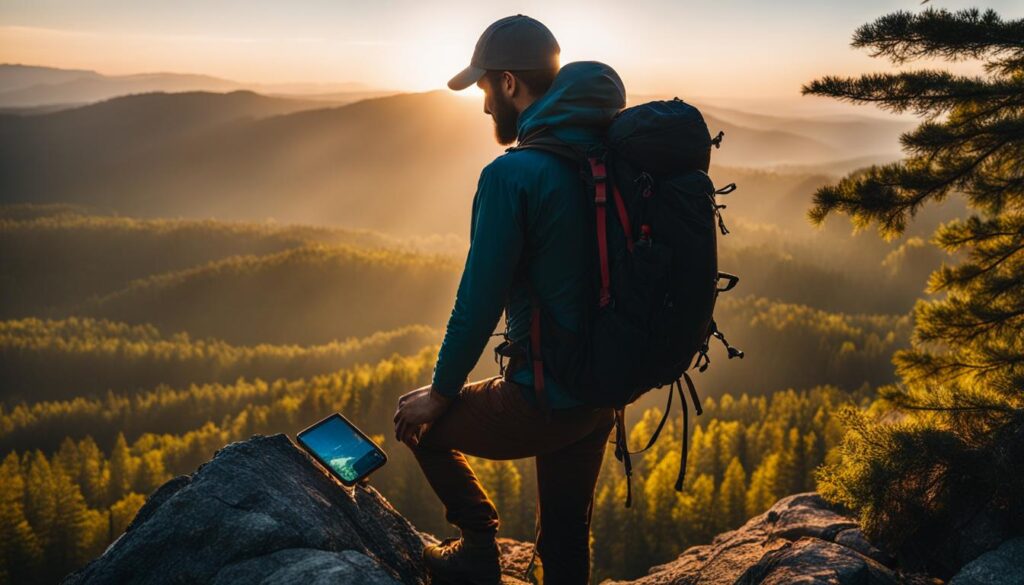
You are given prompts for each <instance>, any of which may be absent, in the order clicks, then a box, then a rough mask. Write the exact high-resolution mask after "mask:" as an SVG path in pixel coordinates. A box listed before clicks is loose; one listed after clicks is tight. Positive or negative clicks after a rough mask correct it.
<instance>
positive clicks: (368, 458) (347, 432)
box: [298, 415, 384, 483]
mask: <svg viewBox="0 0 1024 585" xmlns="http://www.w3.org/2000/svg"><path fill="white" fill-rule="evenodd" d="M298 438H299V440H300V441H301V442H303V443H305V446H306V447H307V448H308V449H309V450H310V451H312V452H313V454H315V455H316V456H317V458H318V459H320V462H321V463H323V464H325V465H327V466H328V467H330V468H331V470H332V471H334V472H335V473H336V474H338V476H339V477H341V479H342V480H343V481H345V482H348V483H352V482H355V481H357V480H359V479H360V478H361V477H363V476H365V475H366V474H368V473H369V472H371V471H373V470H374V469H376V468H377V467H380V465H381V464H382V463H383V462H384V454H383V453H381V452H380V450H379V449H378V448H377V446H376V445H374V444H373V443H372V442H370V441H368V440H367V439H366V438H364V437H363V436H362V435H361V434H360V433H359V432H358V431H356V430H355V429H354V428H352V426H351V425H350V424H349V423H348V422H347V421H346V420H345V419H343V418H341V417H340V416H337V415H335V416H331V417H329V418H327V419H326V420H324V421H323V422H321V423H319V424H317V425H316V426H314V427H313V428H311V429H309V430H308V431H304V432H303V433H301V434H300V435H299V437H298Z"/></svg>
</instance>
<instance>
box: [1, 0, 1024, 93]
mask: <svg viewBox="0 0 1024 585" xmlns="http://www.w3.org/2000/svg"><path fill="white" fill-rule="evenodd" d="M931 5H933V6H935V7H939V8H949V9H960V8H965V7H969V6H972V5H974V4H972V3H969V2H964V1H960V0H955V1H953V0H949V1H933V2H932V3H931ZM985 7H992V8H994V9H996V10H997V11H999V12H1000V13H1001V14H1002V15H1003V16H1004V17H1015V18H1019V17H1021V16H1022V14H1024V2H1020V1H1019V0H989V1H988V2H987V3H986V4H985ZM896 9H907V10H914V11H916V10H920V9H922V7H921V5H920V4H919V2H918V1H917V0H913V1H907V0H859V1H856V2H849V1H837V0H810V1H808V0H778V1H764V0H720V1H710V0H709V1H705V2H679V1H677V2H670V1H649V0H648V1H640V0H634V1H630V2H612V1H595V0H587V1H573V2H557V3H555V2H551V1H545V2H534V1H523V2H479V1H468V0H447V1H438V2H423V1H419V2H416V1H388V0H378V1H361V2H342V1H337V0H305V1H294V2H281V1H276V2H271V1H264V0H182V1H177V2H165V1H149V0H129V1H125V0H95V1H87V2H82V1H64V2H59V1H54V0H0V62H6V63H24V64H33V65H50V66H57V67H68V68H84V69H93V70H97V71H99V72H101V73H106V74H127V73H140V72H152V71H174V72H189V73H204V74H209V75H215V76H219V77H226V78H231V79H236V80H241V81H249V82H299V81H304V82H310V81H312V82H349V81H357V82H363V83H365V84H367V85H369V86H373V87H378V88H388V89H398V90H409V91H422V90H429V89H436V88H442V87H444V85H445V82H446V81H447V80H448V78H449V77H450V76H451V75H453V74H454V73H455V72H457V71H459V69H461V68H462V67H463V66H465V65H466V64H467V63H468V61H469V58H470V55H471V53H472V50H473V45H474V43H475V42H476V39H477V37H478V36H479V35H480V33H481V32H482V31H483V29H484V28H485V27H486V26H487V25H488V24H490V23H491V22H492V21H494V20H496V19H498V18H501V17H503V16H506V15H509V14H515V13H522V14H527V15H529V16H532V17H534V18H537V19H539V20H541V21H542V22H544V23H545V24H547V25H548V27H549V28H551V30H552V31H553V32H554V34H555V36H556V37H557V38H558V40H559V43H560V44H561V46H562V63H567V62H570V61H575V60H581V59H596V60H600V61H604V62H606V63H609V64H611V65H612V66H613V67H615V68H616V69H617V70H618V71H619V73H620V74H621V75H622V77H623V79H624V81H625V83H626V87H627V89H628V90H629V91H630V92H633V93H680V94H686V95H700V96H722V97H748V98H749V97H755V96H763V97H789V96H796V95H797V94H798V92H799V88H800V84H801V83H804V82H806V81H809V80H810V79H812V78H814V77H816V76H820V75H823V74H827V73H838V74H854V73H859V72H863V71H868V70H878V69H883V68H886V67H888V64H887V63H884V62H882V61H879V60H877V59H871V58H870V57H868V56H867V54H866V53H865V52H863V51H856V50H853V49H851V48H850V46H849V42H850V36H851V33H852V32H853V30H854V29H855V28H856V27H857V26H859V25H861V24H863V23H865V22H868V21H870V20H872V19H874V18H876V17H878V16H881V15H883V14H885V13H887V12H890V11H893V10H896ZM962 67H963V68H966V69H970V68H971V67H972V65H970V64H965V65H963V66H962Z"/></svg>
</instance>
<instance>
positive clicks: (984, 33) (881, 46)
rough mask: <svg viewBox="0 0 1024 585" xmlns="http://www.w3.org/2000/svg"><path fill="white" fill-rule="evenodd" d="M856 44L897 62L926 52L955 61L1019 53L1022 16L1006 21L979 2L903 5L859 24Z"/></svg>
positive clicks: (1022, 43) (1023, 47)
mask: <svg viewBox="0 0 1024 585" xmlns="http://www.w3.org/2000/svg"><path fill="white" fill-rule="evenodd" d="M853 46H854V47H857V48H868V49H871V53H870V54H871V56H872V57H888V58H889V59H890V60H892V61H893V62H894V63H897V64H900V63H904V62H906V61H910V60H914V59H919V58H922V57H941V58H943V59H947V60H951V61H953V60H960V59H969V58H981V57H985V56H989V55H997V54H1000V53H1006V52H1011V53H1017V52H1022V51H1024V19H1022V20H1009V21H1004V20H1003V19H1001V18H1000V17H999V15H998V14H996V12H995V11H993V10H986V11H985V12H983V13H982V12H980V11H979V10H978V9H976V8H972V9H968V10H959V11H957V12H949V11H948V10H945V9H940V10H935V9H932V8H928V9H926V10H924V11H923V12H920V13H918V14H914V13H911V12H906V11H899V12H895V13H892V14H887V15H885V16H883V17H881V18H879V19H877V20H876V21H874V22H872V23H869V24H865V25H863V26H861V27H860V28H858V29H857V31H856V32H855V33H854V36H853ZM1015 56H1017V55H1015Z"/></svg>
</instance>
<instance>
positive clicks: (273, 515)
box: [64, 435, 1024, 585]
mask: <svg viewBox="0 0 1024 585" xmlns="http://www.w3.org/2000/svg"><path fill="white" fill-rule="evenodd" d="M434 540H435V539H434V537H433V536H430V535H428V534H423V533H420V532H418V531H417V530H416V529H415V527H413V526H412V524H410V523H409V521H408V520H406V519H405V518H404V517H402V515H401V514H399V513H398V512H397V511H396V510H395V509H394V508H392V507H391V505H390V504H389V503H388V502H387V500H385V499H384V498H383V497H382V496H381V495H380V494H379V493H378V492H377V491H376V490H374V489H373V488H371V487H369V486H364V485H359V486H356V487H355V488H345V487H344V486H342V485H341V484H339V483H338V482H337V481H335V480H334V479H333V478H332V477H331V476H329V475H328V474H327V473H326V472H325V471H323V470H322V469H321V468H320V467H318V466H317V465H316V464H314V463H313V461H312V460H311V459H310V458H309V456H308V455H306V453H305V452H304V451H302V450H300V449H298V448H297V447H296V446H295V445H294V444H293V443H292V442H291V440H289V439H288V438H287V437H286V436H284V435H274V436H271V437H262V436H256V437H253V438H252V439H249V440H248V441H243V442H239V443H232V444H231V445H228V446H226V447H224V448H223V449H221V450H220V451H219V452H218V453H217V454H216V456H215V457H214V458H213V459H212V460H211V461H209V462H208V463H206V464H205V465H203V466H201V467H200V468H199V469H198V470H197V471H196V472H195V473H193V474H192V475H191V476H182V477H178V478H175V479H173V480H171V481H169V482H168V483H166V484H164V485H163V486H162V487H161V488H160V489H158V490H157V491H156V492H154V493H153V494H152V495H151V496H150V497H149V499H148V500H147V501H146V504H145V505H144V506H143V507H142V509H141V510H140V511H139V513H138V515H137V516H136V517H135V519H134V520H133V521H132V523H131V525H130V526H129V527H128V529H127V531H126V532H125V533H124V534H123V535H122V536H121V537H120V538H119V539H118V540H117V541H115V542H114V543H113V544H111V545H110V547H109V548H108V549H107V550H106V552H104V554H103V555H102V556H100V557H99V558H97V559H95V560H94V561H93V562H91V563H90V564H89V565H87V566H86V567H84V568H83V569H81V570H80V571H77V572H75V573H73V574H71V575H69V576H68V577H67V578H66V579H65V581H64V583H65V585H86V584H88V585H93V584H103V585H105V584H119V585H120V584H125V585H127V584H133V583H146V584H164V583H167V584H170V583H175V584H178V583H211V584H228V583H261V584H264V585H274V584H285V583H313V584H317V583H360V584H368V585H383V584H389V585H390V584H394V583H408V584H426V583H427V582H428V579H427V576H426V574H425V571H424V569H423V566H422V565H421V564H420V553H421V552H422V549H423V546H424V544H425V543H426V542H431V541H434ZM1012 542H1013V541H1011V543H1010V544H1007V545H1004V547H1003V548H1000V549H999V550H997V551H993V552H991V553H988V554H986V555H983V556H982V557H980V558H979V559H977V560H976V561H975V562H974V563H971V565H969V566H968V567H967V568H965V572H964V574H963V577H962V580H961V581H954V583H955V584H956V585H973V584H974V583H982V582H988V581H985V579H986V578H987V577H986V576H987V575H990V574H992V573H993V572H1000V571H1004V569H1005V567H1007V566H1014V564H1015V563H1017V564H1018V565H1019V563H1020V562H1021V558H1022V556H1024V550H1022V549H1024V542H1022V541H1016V544H1012ZM499 544H500V546H501V549H502V562H503V565H504V570H505V572H506V573H507V574H508V576H507V577H506V582H507V583H522V582H520V581H517V580H515V579H514V578H513V577H511V575H521V574H522V573H523V570H524V569H525V568H526V566H527V564H528V562H529V560H530V556H531V554H532V547H531V545H530V544H527V543H522V542H517V541H512V540H507V539H501V540H500V542H499ZM967 569H970V570H971V573H970V574H969V575H968V574H967ZM958 578H960V576H958ZM931 582H932V581H931V580H927V579H924V578H922V577H920V576H915V575H906V574H902V573H901V572H900V571H899V570H898V569H897V568H896V567H895V566H894V562H893V559H891V558H889V557H888V556H887V555H886V554H885V553H883V552H882V551H880V550H878V549H877V548H875V547H874V546H872V545H871V543H869V542H868V541H867V540H866V539H865V538H864V535H863V534H862V533H861V532H860V530H859V529H858V528H857V525H856V523H855V522H854V521H853V520H852V519H850V518H849V517H847V516H844V515H843V514H841V513H840V512H839V511H837V510H835V509H834V508H832V507H831V506H829V505H828V504H827V503H826V502H825V501H824V500H823V499H822V498H821V497H820V496H818V495H817V494H815V493H803V494H796V495H792V496H788V497H786V498H783V499H781V500H779V501H778V502H777V503H776V504H775V505H774V506H772V507H771V509H769V510H768V511H766V512H765V513H763V514H760V515H758V516H756V517H754V518H752V519H750V520H749V521H748V522H747V523H746V524H744V525H743V526H742V527H740V528H738V529H736V530H733V531H730V532H726V533H723V534H720V535H718V536H717V537H716V538H715V539H714V540H713V541H712V542H711V543H710V544H708V545H703V546H696V547H692V548H689V549H687V550H686V551H684V552H683V553H682V554H681V555H680V556H679V557H678V558H677V559H676V560H674V561H672V562H669V563H666V564H663V565H660V566H656V567H653V568H652V569H651V570H650V572H649V574H648V575H646V576H644V577H642V578H640V579H637V580H636V581H629V582H611V581H607V582H606V584H607V585H612V584H613V583H614V584H616V585H621V584H624V583H632V584H634V585H654V584H669V583H671V584H678V585H697V584H703V585H707V584H726V583H728V584H733V583H735V584H740V585H755V584H768V585H772V584H783V583H799V584H802V585H817V584H822V585H824V584H842V585H846V584H850V585H853V584H857V585H873V584H877V585H895V584H896V583H931ZM1006 582H1007V583H1019V582H1020V581H1006Z"/></svg>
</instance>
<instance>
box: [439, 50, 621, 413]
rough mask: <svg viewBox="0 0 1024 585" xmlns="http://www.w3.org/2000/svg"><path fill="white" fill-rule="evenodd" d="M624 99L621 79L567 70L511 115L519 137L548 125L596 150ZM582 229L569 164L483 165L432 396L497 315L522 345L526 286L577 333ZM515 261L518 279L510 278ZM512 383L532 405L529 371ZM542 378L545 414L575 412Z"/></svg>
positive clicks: (587, 69)
mask: <svg viewBox="0 0 1024 585" xmlns="http://www.w3.org/2000/svg"><path fill="white" fill-rule="evenodd" d="M625 101H626V91H625V88H624V87H623V85H622V80H621V79H619V76H618V74H617V73H616V72H615V71H614V70H613V69H612V68H611V67H609V66H607V65H605V64H603V63H598V62H596V61H577V62H574V63H568V64H566V65H565V66H564V67H562V68H561V69H560V70H559V72H558V75H557V76H556V77H555V79H554V82H553V83H552V85H551V87H550V88H549V89H548V91H547V92H546V93H545V94H544V95H543V96H541V97H540V98H538V99H537V100H536V101H534V102H533V103H532V104H530V105H529V107H527V108H526V109H525V110H523V112H522V113H521V114H520V116H519V125H518V136H519V138H520V139H522V138H523V137H524V136H526V134H527V133H529V132H530V131H532V130H535V129H537V128H541V127H548V128H550V131H551V132H552V133H553V134H554V135H555V136H557V137H558V138H560V139H562V140H564V141H566V142H571V143H577V144H588V143H593V142H597V141H599V140H600V138H601V137H602V135H603V133H604V130H605V129H606V128H607V126H608V123H609V122H610V120H611V118H612V116H614V115H615V114H616V113H617V112H618V111H619V110H621V109H622V108H623V106H624V105H625ZM588 221H593V219H592V218H589V217H588V214H587V213H586V207H585V199H584V193H583V183H582V181H580V177H579V169H578V168H576V166H575V165H574V164H573V163H572V162H571V161H568V160H565V159H562V158H561V157H558V156H554V155H552V154H549V153H545V152H540V151H536V150H521V151H511V152H507V153H506V154H503V155H502V156H499V157H498V158H496V159H494V161H492V162H491V163H490V164H488V165H487V166H486V167H484V169H483V171H482V172H481V173H480V179H479V182H478V183H477V190H476V195H475V196H474V198H473V213H472V221H471V224H470V232H469V242H470V245H469V254H468V256H467V257H466V266H465V268H464V270H463V272H462V279H461V281H460V283H459V289H458V293H457V294H456V298H455V307H454V308H453V309H452V314H451V317H450V318H449V320H448V327H447V330H446V332H445V336H444V342H443V343H442V344H441V350H440V352H439V354H438V357H437V364H436V365H435V366H434V376H433V386H434V388H435V389H436V390H437V391H438V392H440V393H441V394H443V395H445V396H449V397H451V396H455V395H456V394H457V393H458V392H459V390H460V389H461V388H462V386H463V385H464V384H465V382H466V378H467V376H469V372H470V370H472V369H473V367H474V366H475V365H476V362H477V360H478V359H480V354H481V353H483V350H484V348H485V347H486V346H487V342H488V340H489V338H490V336H491V334H492V333H493V332H494V329H495V327H496V326H497V324H498V320H499V319H500V317H501V313H502V310H503V309H504V310H505V312H506V315H507V321H506V325H507V327H508V336H509V338H510V339H513V340H520V339H523V340H526V342H527V343H529V331H530V300H529V293H528V288H527V283H526V282H525V281H524V279H525V278H528V279H529V282H530V283H531V284H532V286H533V289H534V291H536V293H537V296H538V297H539V298H540V300H541V303H542V304H543V306H544V307H545V308H546V309H547V310H548V311H549V312H550V314H551V315H552V316H553V317H554V318H555V319H556V320H557V321H558V324H559V325H561V326H563V327H566V328H568V329H570V330H572V331H576V330H578V327H579V320H580V316H581V314H582V306H581V304H580V303H581V302H582V299H583V293H584V291H585V289H586V288H587V283H586V276H585V274H586V267H587V263H588V262H590V259H589V257H588V254H587V242H586V233H587V229H588V227H589V226H588V225H587V222H588ZM522 261H525V262H526V267H527V268H526V270H525V273H520V272H519V271H518V270H517V268H518V267H519V265H520V262H522ZM542 343H543V340H542ZM512 379H513V380H514V381H515V382H518V383H520V384H523V385H524V387H525V388H524V394H525V395H526V396H527V397H528V399H529V400H531V401H533V400H535V397H534V395H533V391H532V387H533V371H532V369H531V368H522V369H520V370H518V371H517V372H514V373H513V374H512ZM544 380H545V382H544V383H545V390H546V391H547V398H548V403H549V405H550V406H551V407H552V408H566V407H570V406H575V405H576V404H578V401H576V400H575V399H574V398H572V397H571V396H570V395H569V394H568V393H566V391H565V389H564V388H562V387H561V386H559V385H558V383H557V382H555V381H554V380H553V379H551V377H550V375H547V374H546V375H545V378H544Z"/></svg>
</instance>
